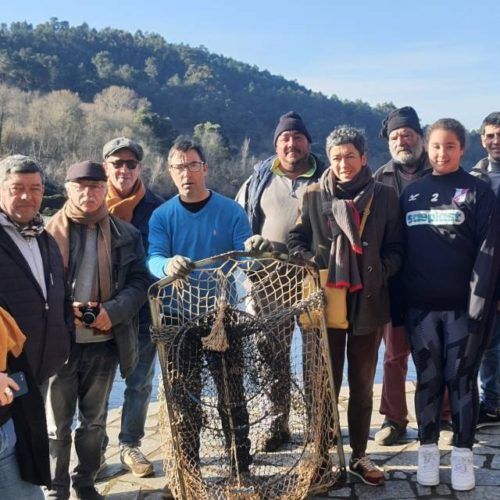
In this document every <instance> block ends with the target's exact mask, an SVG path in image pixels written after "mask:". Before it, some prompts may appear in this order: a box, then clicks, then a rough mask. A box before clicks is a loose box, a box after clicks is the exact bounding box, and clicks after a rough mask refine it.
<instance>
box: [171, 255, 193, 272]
mask: <svg viewBox="0 0 500 500" xmlns="http://www.w3.org/2000/svg"><path fill="white" fill-rule="evenodd" d="M193 269H194V264H193V263H192V262H191V259H189V258H187V257H183V256H182V255H174V256H173V257H172V258H171V259H170V260H169V261H168V264H167V267H166V268H165V274H166V275H167V276H171V277H176V278H185V277H186V276H187V275H188V274H189V273H190V272H191V271H192V270H193Z"/></svg>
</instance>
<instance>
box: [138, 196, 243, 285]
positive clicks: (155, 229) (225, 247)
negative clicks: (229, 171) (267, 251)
mask: <svg viewBox="0 0 500 500" xmlns="http://www.w3.org/2000/svg"><path fill="white" fill-rule="evenodd" d="M250 236H252V231H251V229H250V225H249V223H248V219H247V216H246V214H245V212H244V210H243V209H242V208H241V207H240V206H239V205H238V204H237V203H236V202H235V201H233V200H231V199H229V198H226V197H225V196H222V195H220V194H217V193H215V192H212V196H211V197H210V200H209V201H208V203H207V204H206V205H205V206H204V207H203V208H202V209H201V210H200V211H199V212H196V213H192V212H190V211H189V210H186V209H185V208H184V207H183V206H182V204H181V202H180V201H179V196H178V195H177V196H175V197H174V198H172V199H170V200H168V201H167V202H165V203H163V204H162V205H161V206H160V207H158V208H157V209H156V210H155V211H154V212H153V215H152V216H151V219H150V221H149V247H148V258H147V265H148V268H149V271H150V272H151V273H152V274H153V275H154V276H156V277H157V278H163V277H165V267H166V264H167V263H168V261H169V260H170V258H171V257H173V256H174V255H183V256H184V257H189V258H190V259H191V260H193V261H196V260H200V259H205V258H207V257H212V256H213V255H217V254H220V253H224V252H230V251H232V250H243V248H244V243H245V240H246V239H247V238H249V237H250Z"/></svg>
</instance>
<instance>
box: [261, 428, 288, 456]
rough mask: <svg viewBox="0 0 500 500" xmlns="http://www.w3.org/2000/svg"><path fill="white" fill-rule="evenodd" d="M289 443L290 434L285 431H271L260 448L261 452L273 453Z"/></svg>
mask: <svg viewBox="0 0 500 500" xmlns="http://www.w3.org/2000/svg"><path fill="white" fill-rule="evenodd" d="M289 442H290V433H289V432H287V431H272V432H270V433H269V434H268V435H267V436H266V438H265V440H264V445H263V446H262V451H266V452H273V451H277V450H279V449H280V448H281V447H282V446H283V445H284V444H285V443H289Z"/></svg>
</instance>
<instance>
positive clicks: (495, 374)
mask: <svg viewBox="0 0 500 500" xmlns="http://www.w3.org/2000/svg"><path fill="white" fill-rule="evenodd" d="M481 143H482V145H483V147H484V149H486V152H487V153H488V157H487V158H483V159H482V160H480V161H479V162H478V163H477V164H476V165H475V166H474V168H473V169H472V171H471V174H472V175H475V176H476V177H479V178H480V179H482V180H483V181H485V182H487V183H488V184H489V185H490V186H491V188H492V189H493V191H494V193H495V194H496V195H497V197H498V196H499V194H500V112H499V111H496V112H493V113H490V114H489V115H488V116H487V117H486V118H485V119H484V120H483V123H482V124H481ZM497 300H498V297H497ZM479 375H480V382H481V406H480V408H479V419H478V422H477V428H478V429H480V428H482V427H491V426H496V425H500V315H499V313H498V308H497V314H496V322H495V325H494V326H493V332H492V336H491V340H490V343H489V346H488V348H487V349H486V350H485V351H484V354H483V359H482V361H481V367H480V369H479Z"/></svg>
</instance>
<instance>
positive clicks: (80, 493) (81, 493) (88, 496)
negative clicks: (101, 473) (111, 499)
mask: <svg viewBox="0 0 500 500" xmlns="http://www.w3.org/2000/svg"><path fill="white" fill-rule="evenodd" d="M73 498H75V499H78V500H104V499H105V498H106V497H104V496H103V495H101V494H100V493H99V492H98V491H97V490H96V489H95V486H75V487H74V488H73Z"/></svg>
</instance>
